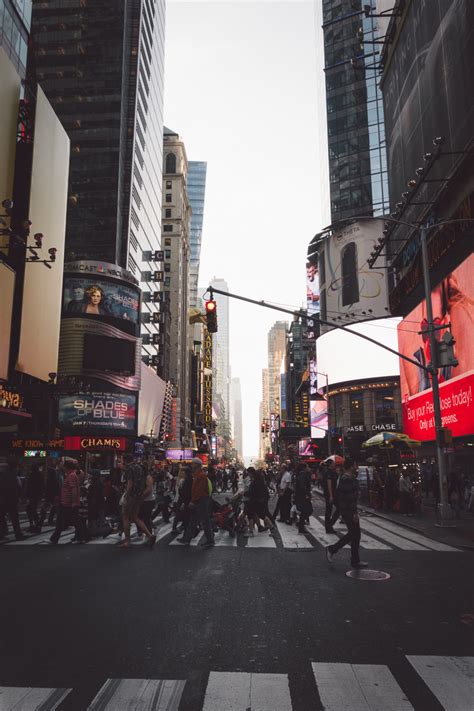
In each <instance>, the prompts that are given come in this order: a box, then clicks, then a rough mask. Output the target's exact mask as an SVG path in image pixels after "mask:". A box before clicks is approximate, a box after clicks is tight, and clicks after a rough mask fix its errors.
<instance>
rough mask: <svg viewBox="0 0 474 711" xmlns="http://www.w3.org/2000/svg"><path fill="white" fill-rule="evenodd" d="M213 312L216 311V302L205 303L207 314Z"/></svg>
mask: <svg viewBox="0 0 474 711" xmlns="http://www.w3.org/2000/svg"><path fill="white" fill-rule="evenodd" d="M215 310H216V302H215V301H206V311H207V313H209V312H212V311H215Z"/></svg>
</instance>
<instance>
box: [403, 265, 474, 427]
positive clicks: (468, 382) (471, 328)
mask: <svg viewBox="0 0 474 711" xmlns="http://www.w3.org/2000/svg"><path fill="white" fill-rule="evenodd" d="M431 298H432V302H433V318H434V321H435V325H437V326H438V327H440V329H439V330H438V331H437V334H438V338H442V336H443V334H444V333H446V331H447V327H448V326H449V328H450V330H451V333H452V335H453V337H454V340H455V348H454V354H455V357H456V359H457V361H458V365H457V366H447V367H444V368H440V369H439V371H438V374H439V381H440V400H441V414H442V417H443V425H444V426H445V427H448V428H449V429H450V430H451V431H452V433H453V436H454V437H462V436H465V435H470V434H473V433H474V408H473V392H474V388H473V385H474V255H472V254H471V256H470V257H468V259H466V260H465V261H464V262H463V263H462V264H461V265H460V266H459V267H457V269H455V270H454V271H453V272H452V273H451V274H448V275H447V277H446V278H445V279H443V281H441V282H440V283H439V284H438V285H437V286H436V287H435V288H434V289H433V291H432V294H431ZM443 326H445V327H446V328H441V327H443ZM426 327H427V321H426V302H425V301H422V303H421V304H419V305H418V306H417V307H416V308H415V309H413V311H412V312H411V313H409V314H408V316H407V317H406V318H405V319H404V320H403V321H402V322H401V323H400V324H399V326H398V343H399V350H400V353H403V354H404V355H407V356H409V357H410V358H413V359H415V360H417V361H418V362H419V363H420V366H422V365H423V366H426V365H427V364H428V363H429V362H430V358H431V352H430V342H429V339H428V338H427V336H426V335H425V334H421V333H420V332H421V331H425V330H426ZM400 387H401V395H402V409H403V424H404V432H405V433H406V434H408V435H410V437H413V438H414V439H420V440H434V439H435V430H434V421H433V420H434V414H433V393H432V389H431V382H430V378H429V374H428V373H427V372H426V370H424V369H423V368H421V367H417V366H416V365H413V364H412V363H408V362H407V361H405V360H400Z"/></svg>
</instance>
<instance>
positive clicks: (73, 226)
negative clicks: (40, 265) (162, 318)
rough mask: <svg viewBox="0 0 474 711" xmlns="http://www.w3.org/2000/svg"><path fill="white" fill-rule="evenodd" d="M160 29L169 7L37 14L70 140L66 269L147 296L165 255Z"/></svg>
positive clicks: (47, 81) (137, 5) (42, 50)
mask: <svg viewBox="0 0 474 711" xmlns="http://www.w3.org/2000/svg"><path fill="white" fill-rule="evenodd" d="M164 29H165V0H135V2H129V3H110V2H106V1H105V0H94V2H83V0H68V2H67V3H66V2H61V3H58V2H56V1H55V0H45V1H44V2H36V3H34V7H33V20H32V33H33V41H34V43H35V59H36V71H37V78H38V81H39V82H40V83H41V85H42V86H43V88H44V91H45V93H46V95H47V97H48V99H49V100H50V102H51V104H52V106H53V108H54V110H55V112H56V113H57V115H58V117H59V118H60V120H61V122H62V124H63V125H64V127H65V129H66V131H67V133H68V135H69V137H70V139H71V164H70V178H69V207H68V213H67V226H66V260H69V261H71V260H77V259H89V260H98V261H104V262H109V263H112V264H117V265H119V266H121V267H122V268H125V269H128V270H129V271H130V272H131V273H132V274H133V275H134V276H135V277H136V278H137V279H138V280H140V281H141V282H142V289H143V290H144V291H145V292H147V293H149V292H151V291H153V289H154V288H155V287H154V284H153V277H154V274H155V269H156V266H155V261H156V260H155V256H156V251H157V250H160V248H161V229H160V228H161V193H162V136H163V73H164V62H163V60H164ZM104 38H106V39H104ZM143 304H144V306H143V310H144V312H145V314H152V313H153V312H156V311H158V305H157V304H155V302H154V300H152V299H146V298H144V299H143ZM143 321H144V324H145V325H144V329H145V332H147V331H148V332H150V333H154V332H155V331H156V327H153V326H152V325H151V324H152V323H153V321H152V319H151V318H148V321H147V319H146V318H145V319H143ZM147 323H148V324H150V325H147ZM145 352H146V353H148V354H150V355H153V354H156V353H157V347H156V346H155V345H150V346H147V347H146V348H145Z"/></svg>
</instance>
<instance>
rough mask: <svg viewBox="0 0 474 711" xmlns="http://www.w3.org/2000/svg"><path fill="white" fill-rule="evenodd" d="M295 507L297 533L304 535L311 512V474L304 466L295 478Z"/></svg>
mask: <svg viewBox="0 0 474 711" xmlns="http://www.w3.org/2000/svg"><path fill="white" fill-rule="evenodd" d="M295 506H296V509H297V511H298V512H299V518H298V531H299V533H305V527H304V525H305V523H306V522H307V521H308V519H309V516H310V515H311V513H312V512H313V507H312V504H311V474H310V472H309V471H308V469H307V468H306V466H302V467H301V468H300V470H299V472H298V475H297V477H296V481H295Z"/></svg>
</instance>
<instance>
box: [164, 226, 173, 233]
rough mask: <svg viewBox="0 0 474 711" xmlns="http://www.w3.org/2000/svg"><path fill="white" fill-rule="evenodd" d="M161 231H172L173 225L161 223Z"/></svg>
mask: <svg viewBox="0 0 474 711" xmlns="http://www.w3.org/2000/svg"><path fill="white" fill-rule="evenodd" d="M163 232H173V225H163Z"/></svg>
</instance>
